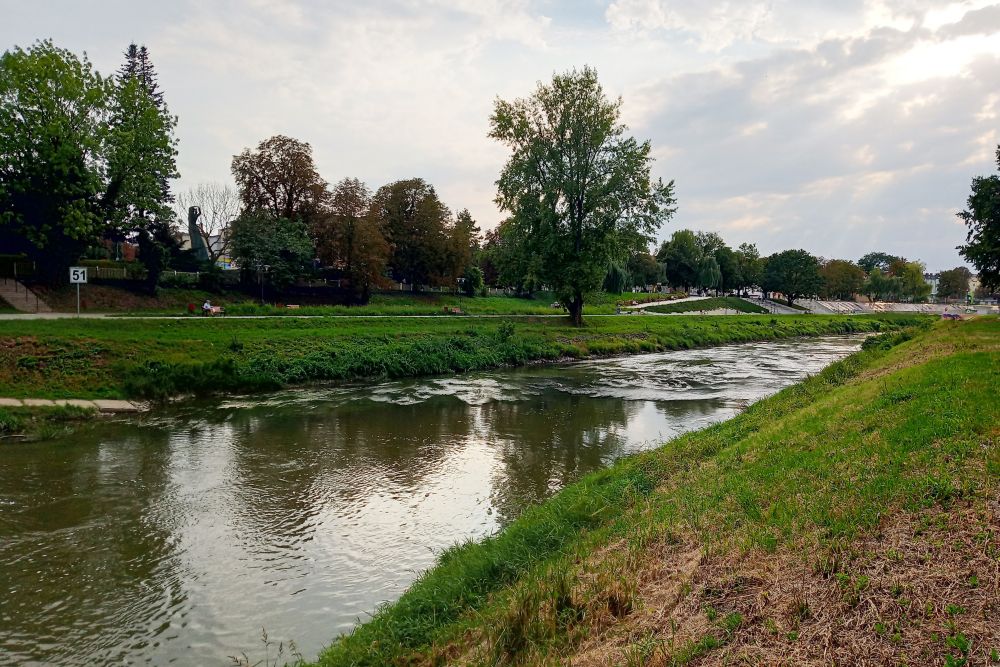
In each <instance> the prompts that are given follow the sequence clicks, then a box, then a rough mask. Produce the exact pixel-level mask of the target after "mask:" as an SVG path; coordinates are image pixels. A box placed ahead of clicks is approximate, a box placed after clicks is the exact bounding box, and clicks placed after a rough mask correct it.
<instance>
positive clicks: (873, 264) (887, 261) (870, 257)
mask: <svg viewBox="0 0 1000 667" xmlns="http://www.w3.org/2000/svg"><path fill="white" fill-rule="evenodd" d="M899 260H902V257H897V256H896V255H890V254H889V253H887V252H870V253H868V254H866V255H865V256H863V257H862V258H861V259H859V260H858V266H860V267H861V268H862V269H863V270H864V272H865V273H871V272H872V271H873V270H875V269H878V270H879V271H881V272H882V273H888V272H889V267H890V266H892V264H893V262H896V261H899Z"/></svg>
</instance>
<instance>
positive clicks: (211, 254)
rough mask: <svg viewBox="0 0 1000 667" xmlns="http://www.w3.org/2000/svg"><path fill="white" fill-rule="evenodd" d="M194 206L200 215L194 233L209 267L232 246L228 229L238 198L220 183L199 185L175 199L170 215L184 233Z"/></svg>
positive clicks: (235, 216)
mask: <svg viewBox="0 0 1000 667" xmlns="http://www.w3.org/2000/svg"><path fill="white" fill-rule="evenodd" d="M192 206H197V207H198V208H199V209H201V215H200V216H198V221H197V222H196V223H195V232H196V233H197V234H198V235H199V236H201V239H202V241H204V243H205V247H206V248H207V249H208V259H209V261H210V262H211V263H212V264H215V263H217V262H218V261H219V260H220V259H221V258H223V257H225V256H227V255H228V254H229V251H230V245H231V243H232V234H231V230H230V227H231V226H232V224H233V221H234V220H236V218H237V216H238V215H239V213H240V196H239V193H237V192H236V189H235V188H233V187H232V186H230V185H222V184H221V183H199V184H198V185H196V186H194V187H192V188H190V189H188V190H187V191H186V192H182V193H180V194H178V195H177V200H176V204H175V205H174V214H175V216H176V217H177V218H179V219H180V220H181V222H182V225H183V229H184V230H186V231H189V230H188V223H187V221H188V209H189V208H191V207H192Z"/></svg>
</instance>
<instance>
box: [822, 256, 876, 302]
mask: <svg viewBox="0 0 1000 667" xmlns="http://www.w3.org/2000/svg"><path fill="white" fill-rule="evenodd" d="M819 274H820V275H821V276H822V277H823V287H822V289H820V295H821V296H823V297H824V298H827V299H844V300H850V299H853V298H854V295H855V294H859V293H860V292H861V287H862V285H864V283H865V272H864V271H863V270H862V269H861V267H860V266H858V265H857V264H855V263H854V262H851V261H849V260H846V259H831V260H829V261H828V262H825V263H824V264H823V266H821V267H820V269H819Z"/></svg>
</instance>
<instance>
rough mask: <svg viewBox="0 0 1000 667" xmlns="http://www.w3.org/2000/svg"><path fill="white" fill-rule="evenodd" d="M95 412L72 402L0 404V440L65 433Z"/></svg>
mask: <svg viewBox="0 0 1000 667" xmlns="http://www.w3.org/2000/svg"><path fill="white" fill-rule="evenodd" d="M94 415H95V411H94V410H89V409H86V408H79V407H75V406H56V407H30V408H26V407H0V444H3V443H4V442H34V441H37V440H51V439H53V438H59V437H65V436H68V435H71V434H72V433H73V431H74V430H75V429H76V427H77V426H79V425H81V424H83V423H84V422H87V421H90V420H92V419H93V418H94Z"/></svg>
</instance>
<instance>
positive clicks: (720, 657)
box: [319, 318, 1000, 666]
mask: <svg viewBox="0 0 1000 667" xmlns="http://www.w3.org/2000/svg"><path fill="white" fill-rule="evenodd" d="M658 319H664V320H668V319H669V320H670V321H674V318H658ZM733 319H736V318H733ZM998 386H1000V321H998V320H997V319H996V318H979V319H976V320H973V321H967V322H940V323H937V324H935V325H934V326H933V328H932V329H930V330H926V331H922V332H918V333H916V334H915V335H914V334H913V333H912V332H897V333H889V334H884V335H883V336H879V337H876V338H873V339H871V340H870V341H868V342H867V343H866V345H865V350H863V351H862V352H861V353H859V354H857V355H854V356H852V357H850V358H848V359H846V360H844V361H841V362H838V363H836V364H833V365H832V366H830V367H829V368H828V369H826V370H825V371H823V372H822V373H820V374H819V375H817V376H815V377H812V378H810V379H808V380H806V381H805V382H803V383H800V384H799V385H796V386H793V387H790V388H788V389H786V390H784V391H782V392H780V393H779V394H777V395H775V396H774V397H772V398H770V399H767V400H764V401H762V402H759V403H757V404H755V405H753V406H751V407H750V408H749V409H748V410H747V411H746V412H744V413H743V414H742V415H740V416H739V417H737V418H735V419H732V420H729V421H727V422H724V423H721V424H719V425H716V426H714V427H711V428H708V429H705V430H703V431H699V432H695V433H691V434H688V435H685V436H682V437H680V438H677V439H675V440H673V441H671V442H670V443H668V444H667V445H666V446H664V447H663V448H661V449H659V450H656V451H653V452H650V453H648V454H645V455H641V456H637V457H633V458H630V459H627V460H625V461H623V462H621V463H619V464H618V465H616V466H614V467H612V468H610V469H608V470H605V471H602V472H599V473H596V474H593V475H590V476H588V477H586V478H585V479H583V480H582V481H581V482H579V483H577V484H574V485H572V486H570V487H568V488H566V489H565V490H563V491H562V492H561V493H559V494H557V495H556V496H555V497H554V498H553V499H551V500H550V501H548V502H546V503H544V504H542V505H540V506H537V507H535V508H532V509H530V510H528V511H526V512H525V513H524V514H523V515H522V517H520V518H519V519H518V520H517V521H515V522H514V523H513V524H512V525H510V526H509V527H508V528H507V529H506V530H504V531H503V532H502V533H500V534H499V535H497V536H496V537H494V538H490V539H487V540H485V541H483V542H481V543H476V544H465V545H461V546H457V547H455V548H453V549H451V550H449V551H448V552H446V553H445V554H443V555H442V557H441V559H440V561H439V564H438V565H437V566H436V567H435V568H433V569H432V570H430V571H429V572H427V573H425V574H424V575H423V576H422V577H421V578H420V579H419V580H418V581H417V582H416V583H415V584H413V585H412V586H411V587H410V589H409V591H408V592H407V593H406V594H404V595H403V597H402V598H401V599H400V600H399V601H398V602H396V603H394V604H392V605H390V606H387V607H385V608H383V609H382V610H380V611H379V612H378V613H377V614H376V615H375V616H374V617H373V618H372V619H371V620H370V621H368V622H367V623H365V624H363V625H361V626H360V627H358V628H357V629H356V630H355V631H354V633H353V634H351V635H349V636H346V637H343V638H340V639H339V640H337V641H336V642H334V644H333V645H332V646H331V647H330V648H329V649H327V650H326V651H325V652H324V653H323V654H322V656H321V657H320V660H319V664H321V665H328V666H341V665H344V666H346V665H394V664H395V665H402V664H406V665H432V664H434V665H438V664H447V663H454V664H484V665H496V664H531V665H541V664H544V665H549V664H552V665H555V664H567V663H569V662H571V663H572V664H574V665H608V664H621V665H654V666H657V665H683V664H691V663H694V662H697V664H713V665H714V664H743V662H741V661H744V662H747V663H749V664H858V663H860V662H862V661H870V662H878V663H879V664H883V663H884V664H913V665H915V664H937V665H942V664H943V665H965V664H994V663H995V662H997V661H998V659H1000V653H998V652H1000V626H998V625H997V624H996V622H995V619H996V617H997V614H998V613H1000V609H998V606H1000V598H998V596H997V590H998V587H1000V575H998V570H1000V507H998V506H997V504H996V503H997V492H998V486H997V480H998V479H1000V427H998V426H997V424H998V423H1000V399H998V396H997V387H998Z"/></svg>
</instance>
